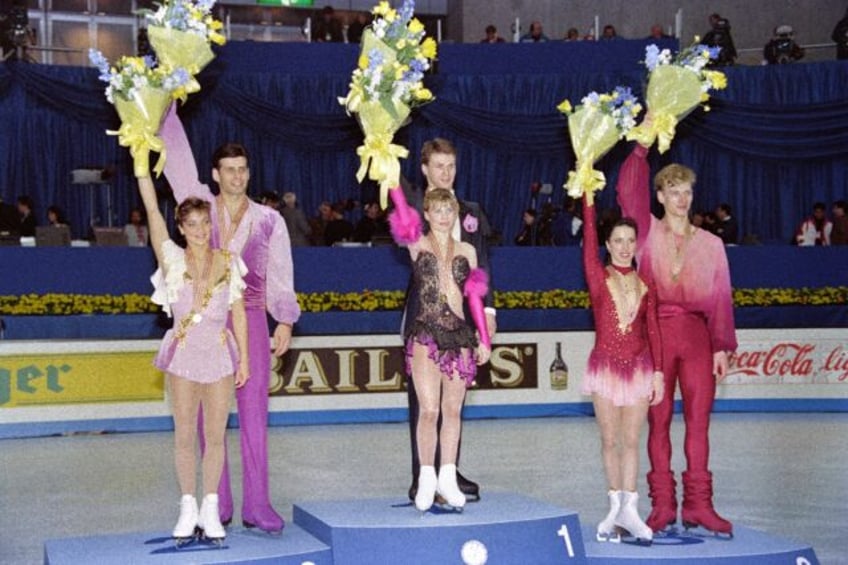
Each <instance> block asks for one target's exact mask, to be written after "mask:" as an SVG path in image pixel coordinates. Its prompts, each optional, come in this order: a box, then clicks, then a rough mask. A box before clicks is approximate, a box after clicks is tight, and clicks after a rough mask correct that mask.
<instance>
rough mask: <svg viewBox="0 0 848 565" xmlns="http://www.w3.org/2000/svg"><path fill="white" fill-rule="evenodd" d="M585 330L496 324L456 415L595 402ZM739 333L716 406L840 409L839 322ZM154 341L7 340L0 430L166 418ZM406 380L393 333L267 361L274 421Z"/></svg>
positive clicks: (329, 413) (99, 428)
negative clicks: (558, 367) (590, 394)
mask: <svg viewBox="0 0 848 565" xmlns="http://www.w3.org/2000/svg"><path fill="white" fill-rule="evenodd" d="M593 340H594V333H593V332H585V331H579V332H526V333H501V334H498V335H497V339H496V340H495V344H494V349H493V354H492V360H491V362H490V363H489V364H488V365H486V366H484V367H483V368H482V369H481V371H480V372H479V374H478V377H477V379H476V381H475V383H474V386H473V388H472V390H471V391H470V392H469V395H468V399H467V402H466V407H465V412H464V417H465V418H466V419H474V418H523V417H546V416H574V415H586V414H591V413H592V409H591V404H590V402H589V399H588V398H587V397H584V396H582V395H581V394H580V382H581V379H582V375H583V369H584V367H585V365H586V360H587V359H588V356H589V352H590V350H591V347H592V343H593ZM557 343H560V344H561V346H562V348H563V358H564V360H565V362H566V364H567V365H568V367H569V375H568V379H567V381H566V382H564V383H563V382H561V381H559V380H554V379H552V377H551V375H550V372H549V367H550V365H551V363H552V362H553V360H554V356H555V348H556V344H557ZM739 343H740V345H739V349H738V351H737V352H736V354H735V355H733V356H732V357H731V363H730V371H729V373H728V375H727V377H726V378H725V379H723V381H722V382H721V383H719V386H718V397H717V400H716V405H715V409H716V411H745V412H750V411H846V410H848V335H846V332H845V331H844V330H841V329H797V330H792V331H791V332H787V331H786V330H740V331H739ZM157 347H158V341H157V340H140V341H112V342H9V343H6V344H3V347H2V349H0V438H4V437H6V438H8V437H21V436H24V437H26V436H43V435H54V434H69V433H79V432H97V433H103V432H125V431H149V430H163V429H171V427H172V426H171V419H170V413H169V411H168V404H167V399H166V395H165V392H164V390H165V387H164V379H163V376H162V375H161V374H160V373H159V372H158V371H157V370H156V369H154V368H153V366H152V359H153V355H154V352H155V350H156V348H157ZM269 355H270V348H269ZM405 386H406V382H405V379H404V377H403V352H402V348H401V340H400V337H399V336H397V335H372V336H356V335H338V336H312V337H296V338H295V339H294V342H293V347H292V350H291V351H290V352H289V353H288V354H287V355H286V356H285V357H284V360H283V361H282V362H280V361H278V360H275V361H274V363H273V364H272V375H271V379H270V386H269V395H270V397H271V398H270V424H271V425H302V424H341V423H350V422H394V421H405V420H406V419H407V411H406V402H407V400H406V392H405V390H406V389H405ZM236 423H237V418H236V417H235V416H233V419H232V421H231V424H236Z"/></svg>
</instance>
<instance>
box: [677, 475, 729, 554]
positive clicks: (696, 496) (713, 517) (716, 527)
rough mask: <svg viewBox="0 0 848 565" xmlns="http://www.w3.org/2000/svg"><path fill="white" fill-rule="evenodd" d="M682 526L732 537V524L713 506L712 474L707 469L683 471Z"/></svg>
mask: <svg viewBox="0 0 848 565" xmlns="http://www.w3.org/2000/svg"><path fill="white" fill-rule="evenodd" d="M681 518H682V519H683V526H684V527H685V528H686V529H687V530H688V529H689V528H696V527H698V526H701V527H703V528H704V529H707V530H709V531H711V532H713V533H714V534H716V535H718V536H724V537H731V538H732V537H733V524H731V523H730V522H728V521H727V520H725V519H724V518H722V517H721V516H719V515H718V513H716V511H715V509H714V508H713V474H712V473H710V472H709V471H685V472H684V473H683V511H682V512H681Z"/></svg>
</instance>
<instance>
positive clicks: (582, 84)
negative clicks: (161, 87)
mask: <svg viewBox="0 0 848 565" xmlns="http://www.w3.org/2000/svg"><path fill="white" fill-rule="evenodd" d="M611 43H615V45H614V46H612V47H610V46H609V45H604V46H603V47H601V46H600V45H592V44H581V45H579V46H577V45H572V44H564V43H555V44H549V45H547V46H544V47H543V48H540V47H539V46H531V45H502V46H490V47H487V48H481V46H479V45H444V46H442V49H441V52H440V60H439V68H438V70H439V72H438V73H437V74H435V75H433V76H431V77H429V79H428V80H429V81H430V87H431V88H432V89H433V91H434V92H435V94H436V101H435V102H433V103H432V104H429V105H427V106H424V107H422V108H420V109H419V110H417V111H415V112H414V113H413V120H412V123H411V124H410V125H409V126H407V127H405V128H404V129H402V130H401V132H399V135H398V140H399V141H400V142H401V143H404V144H406V145H407V146H408V147H409V148H410V158H409V159H407V160H405V161H404V162H403V172H404V174H405V176H407V177H408V178H409V179H410V180H412V181H413V182H416V183H419V182H420V181H421V175H420V170H419V167H418V160H417V155H418V152H419V150H420V147H421V144H422V143H423V142H424V141H425V140H427V139H430V138H432V137H434V136H437V135H438V136H443V137H446V138H449V139H451V140H452V141H454V142H455V144H456V145H457V149H458V160H459V168H458V169H459V174H458V176H457V183H456V188H457V192H458V194H460V195H461V196H462V197H464V198H466V199H469V200H476V201H479V202H480V203H481V204H482V205H483V207H484V208H485V210H486V211H487V213H488V214H489V216H490V219H491V223H492V224H493V225H494V226H495V227H496V228H497V229H499V230H501V231H502V232H503V234H504V241H505V242H511V241H512V238H513V237H514V235H515V233H516V232H517V230H518V227H519V222H520V216H521V212H522V210H524V209H525V208H527V207H528V205H529V204H530V191H529V187H530V185H531V183H533V182H535V181H539V182H542V183H551V184H552V185H553V186H554V193H553V195H552V198H553V201H554V203H560V202H561V201H562V198H563V196H564V191H563V190H562V189H561V186H562V184H563V182H564V180H565V178H566V175H567V171H568V170H569V168H571V167H572V166H573V154H572V152H571V148H570V143H569V140H568V132H567V129H566V122H565V119H564V118H563V117H562V116H561V115H560V114H559V113H558V112H557V111H556V109H555V107H556V105H557V104H558V103H559V102H560V101H561V100H562V99H563V98H569V99H570V100H572V101H573V102H576V101H579V99H580V98H581V97H582V96H584V95H585V94H586V93H587V92H589V91H590V90H598V91H601V90H609V89H611V88H613V87H614V86H616V85H619V84H623V85H629V86H631V87H633V88H634V90H636V91H638V92H641V90H642V88H643V82H644V79H645V73H644V71H643V69H641V68H640V66H639V63H638V61H639V59H641V58H642V56H643V53H644V45H645V43H644V42H642V41H620V42H611ZM356 54H357V51H356V46H350V45H329V44H328V45H301V44H276V45H269V44H238V43H234V44H231V45H228V46H225V47H224V48H222V49H221V50H220V52H219V57H218V58H217V59H216V60H215V61H214V62H213V63H212V65H210V67H209V68H208V69H207V70H205V71H204V72H203V73H202V75H201V82H202V84H203V89H202V91H201V92H200V93H198V94H196V95H193V96H192V97H191V98H190V99H189V102H188V103H187V104H186V105H185V106H183V107H182V108H181V109H180V115H181V117H182V119H183V121H184V123H185V124H186V127H187V130H188V134H189V138H190V140H191V142H192V146H193V148H194V153H195V155H196V159H197V163H198V166H199V167H200V174H201V178H202V179H205V180H207V181H209V180H210V179H211V175H210V174H209V168H210V156H211V154H212V152H213V150H214V148H215V147H217V146H218V145H219V144H220V143H222V142H224V141H229V140H237V141H240V142H242V143H244V144H245V145H246V146H247V147H248V149H249V151H250V152H251V168H252V180H251V192H252V193H254V194H259V193H260V192H262V191H264V190H277V191H280V192H282V191H288V190H291V191H294V192H296V193H297V194H298V196H299V200H300V202H301V206H302V207H303V208H304V210H305V211H306V213H307V215H313V214H315V211H316V209H317V207H318V205H319V204H320V202H321V201H324V200H328V201H338V200H343V199H348V198H350V199H356V200H359V199H361V198H363V197H368V195H372V194H373V192H374V191H373V187H371V186H365V187H363V186H360V185H358V184H357V182H356V180H355V178H354V172H355V171H356V169H357V167H358V160H357V157H356V153H355V150H356V147H357V145H358V144H359V143H360V142H361V138H362V137H361V134H360V132H359V128H358V126H357V124H356V122H355V120H354V119H353V118H350V117H348V116H347V115H346V114H345V112H344V110H343V108H342V107H341V106H340V105H339V104H338V102H337V97H339V96H343V95H344V94H345V93H346V91H347V87H348V82H349V78H350V69H351V68H352V67H353V65H354V64H355V60H356ZM727 74H728V82H729V87H728V89H727V90H725V91H722V92H719V93H717V94H716V95H715V97H714V99H713V100H712V102H711V107H712V111H710V112H708V113H705V112H702V111H700V110H699V111H696V112H694V113H693V114H692V115H691V116H689V117H688V118H687V119H686V120H685V121H684V122H683V123H682V124H681V125H680V126H679V128H678V136H677V138H676V139H675V142H674V144H673V146H672V149H671V150H670V151H669V152H668V153H667V154H666V155H663V156H659V155H657V154H656V152H653V153H652V155H651V159H652V165H653V166H655V167H657V168H658V167H660V166H662V165H664V164H667V163H669V162H672V161H676V162H681V163H684V164H686V165H688V166H690V167H692V168H693V169H695V170H696V171H697V173H698V183H697V186H696V198H695V204H694V207H695V208H696V209H705V210H706V209H714V208H715V206H716V205H717V204H718V203H719V202H728V203H729V204H730V205H731V206H732V207H733V210H734V215H735V216H736V217H737V219H738V220H739V223H740V227H741V231H742V234H743V235H752V234H753V235H756V236H758V237H759V239H760V240H762V241H766V242H771V241H775V242H785V241H788V240H789V238H790V236H791V234H792V232H793V231H794V228H795V226H796V224H797V223H798V221H799V220H800V219H801V218H802V217H803V216H805V215H807V214H808V213H809V210H810V208H811V206H812V204H813V202H815V201H819V200H820V201H824V202H827V203H830V202H833V201H834V200H837V199H840V198H846V196H848V179H846V175H848V172H846V171H848V94H846V93H848V63H846V62H838V61H833V62H821V63H807V64H796V65H781V66H771V67H739V68H730V69H728V70H727ZM103 88H104V85H103V83H101V82H99V81H98V80H97V73H96V71H95V70H94V69H87V68H74V67H52V66H41V65H29V64H20V63H7V64H0V123H2V130H0V196H2V197H3V199H4V200H5V201H7V202H13V201H14V199H15V198H16V197H17V196H18V195H20V194H28V195H30V196H31V197H33V198H34V200H35V202H36V207H37V210H36V212H37V214H38V215H39V219H40V221H41V223H44V222H45V221H46V218H45V216H46V208H47V206H49V205H50V204H57V205H59V206H61V207H62V208H64V209H65V210H66V212H67V213H68V216H69V218H70V221H71V223H72V227H73V230H74V235H75V236H76V237H84V236H86V235H87V228H88V225H89V223H90V222H91V221H92V217H93V219H94V221H95V222H96V223H99V224H106V223H107V220H108V218H107V209H106V197H107V194H108V195H111V198H112V200H113V206H112V208H113V218H112V221H113V223H114V224H115V225H122V224H123V223H124V222H125V221H126V217H127V215H128V212H129V209H130V208H131V207H133V206H135V205H137V204H138V199H137V196H136V193H135V186H134V180H133V178H132V163H131V159H130V157H129V154H128V150H127V149H125V148H122V147H119V146H118V144H117V140H116V138H115V137H109V136H107V135H106V134H105V130H106V129H110V128H111V129H114V128H116V127H117V126H118V122H117V116H116V114H115V113H114V110H113V109H112V107H111V106H110V105H109V104H108V103H107V102H106V100H105V98H104V96H103ZM627 152H628V147H627V145H626V144H624V143H621V144H619V146H617V147H616V148H615V149H614V150H613V151H612V152H611V153H610V154H609V155H607V156H606V157H605V158H604V159H603V160H602V161H601V163H600V164H599V167H600V168H601V169H602V170H603V171H604V172H605V174H606V176H607V180H608V187H610V189H607V190H604V192H603V193H602V194H601V196H600V204H601V206H602V207H612V206H614V194H613V191H612V190H611V187H612V186H613V185H614V183H615V180H616V175H617V171H618V168H619V166H620V164H621V162H622V160H623V159H624V157H626V155H627ZM89 167H97V168H100V167H105V168H108V169H110V170H111V171H112V172H113V177H112V179H111V180H110V182H109V184H106V185H72V184H71V182H70V180H71V179H70V173H71V171H72V170H74V169H78V168H89ZM163 193H167V191H166V189H165V187H163ZM92 208H93V212H92ZM352 219H356V218H355V217H354V218H352Z"/></svg>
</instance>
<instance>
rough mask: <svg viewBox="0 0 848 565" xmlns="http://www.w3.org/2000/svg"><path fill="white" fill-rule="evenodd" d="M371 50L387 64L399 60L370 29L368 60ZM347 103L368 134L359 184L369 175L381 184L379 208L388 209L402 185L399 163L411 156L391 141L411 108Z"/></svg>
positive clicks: (360, 149)
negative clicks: (391, 194)
mask: <svg viewBox="0 0 848 565" xmlns="http://www.w3.org/2000/svg"><path fill="white" fill-rule="evenodd" d="M372 49H378V50H379V51H380V52H381V53H382V54H383V57H384V61H385V62H386V63H391V62H393V61H395V60H396V59H397V57H396V55H395V52H394V50H393V49H392V48H391V47H389V46H388V45H386V44H385V43H383V42H382V41H381V40H380V39H378V38H377V37H376V36H375V35H374V34H373V32H372V31H371V30H370V29H368V30H365V33H364V34H363V36H362V49H361V55H363V56H367V54H368V53H370V52H371V50H372ZM354 96H355V95H354ZM348 102H349V103H348V108H349V109H350V110H351V111H353V112H356V113H357V116H358V120H359V125H360V127H361V128H362V132H363V133H364V134H365V141H364V143H363V144H362V145H360V146H359V147H358V148H357V149H356V154H357V155H359V159H360V164H359V170H357V171H356V180H357V181H359V182H362V180H363V179H364V178H365V174H366V172H367V173H368V178H369V179H371V180H373V181H376V182H378V183H379V184H380V206H381V207H382V208H383V209H385V208H386V207H387V206H388V194H389V190H390V189H392V188H395V187H397V186H399V185H400V159H403V158H406V157H407V156H408V155H409V151H408V150H407V149H406V148H405V147H403V146H401V145H396V144H394V143H392V140H393V139H394V135H395V133H396V132H397V130H399V129H400V127H401V126H402V125H403V124H404V122H406V120H407V118H408V117H409V112H410V108H409V106H407V105H406V104H404V103H403V102H400V101H392V100H386V99H381V100H372V101H368V102H365V101H362V99H361V98H359V99H358V100H351V97H350V96H349V97H348ZM350 102H353V104H351V103H350Z"/></svg>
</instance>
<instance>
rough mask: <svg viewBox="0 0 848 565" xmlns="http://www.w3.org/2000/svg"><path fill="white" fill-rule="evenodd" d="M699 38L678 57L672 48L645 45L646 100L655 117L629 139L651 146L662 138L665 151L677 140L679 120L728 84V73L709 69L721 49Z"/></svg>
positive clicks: (707, 109)
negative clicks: (646, 68) (706, 44)
mask: <svg viewBox="0 0 848 565" xmlns="http://www.w3.org/2000/svg"><path fill="white" fill-rule="evenodd" d="M697 41H698V38H697V37H696V38H695V44H693V45H691V46H689V47H688V48H686V49H684V50H683V51H681V52H680V53H678V55H677V56H676V57H674V58H672V56H671V51H669V50H668V49H663V50H662V51H660V49H659V48H658V47H657V46H656V45H648V46H647V47H646V48H645V66H646V67H648V72H649V73H650V76H649V78H648V92H647V95H646V97H645V103H646V105H647V107H648V111H649V112H650V114H651V120H650V121H649V122H643V123H641V124H639V125H638V126H636V127H635V128H633V129H632V130H631V131H630V133H629V134H628V135H627V139H628V140H634V139H635V140H636V141H638V142H639V143H641V144H642V145H645V146H650V145H652V144H653V143H654V141H655V140H657V139H658V140H659V141H658V143H657V149H658V150H659V152H660V153H665V152H666V151H668V148H669V147H670V146H671V140H672V139H674V134H675V129H676V127H677V123H678V122H679V121H680V120H682V119H683V118H685V117H686V116H687V115H689V113H690V112H691V111H692V110H694V109H695V108H696V107H697V106H698V105H699V104H701V103H703V102H706V101H707V100H709V99H710V95H709V90H710V89H716V90H721V89H723V88H725V87H727V77H725V76H724V73H722V72H720V71H712V70H709V69H706V68H705V67H706V66H707V64H708V63H709V62H710V61H711V60H713V59H716V58H717V57H718V54H719V51H720V49H721V48H719V47H706V46H704V45H699V44H698V43H697ZM704 109H705V110H706V111H709V109H710V108H709V106H704Z"/></svg>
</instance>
